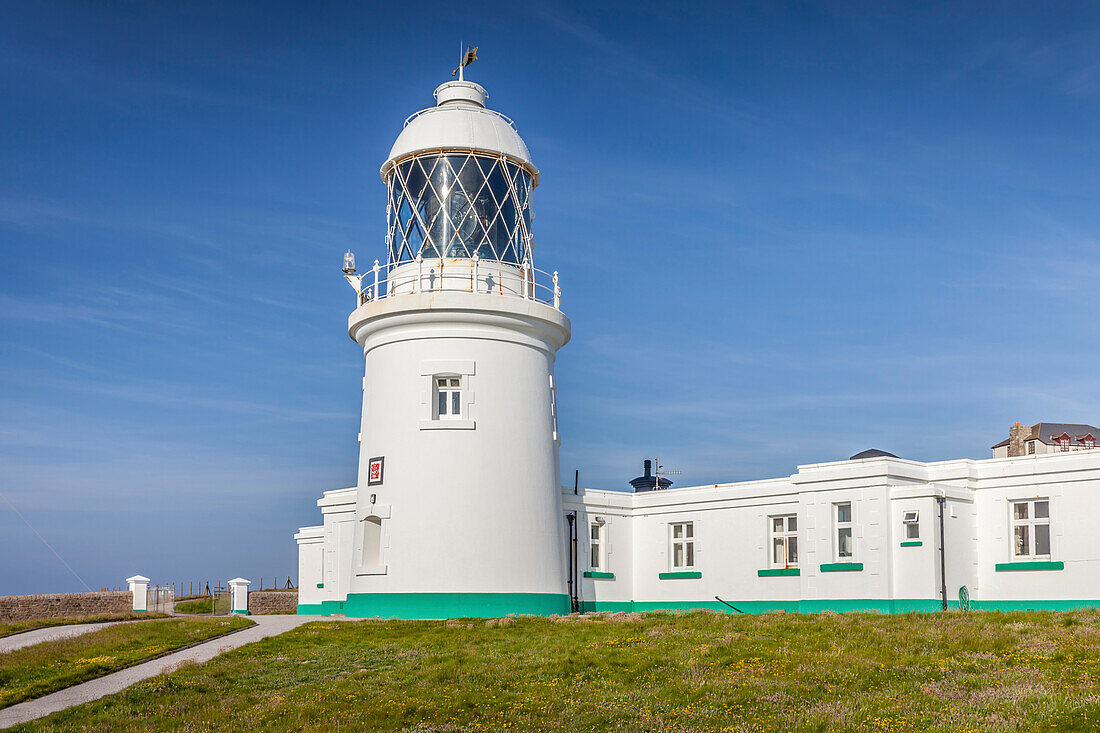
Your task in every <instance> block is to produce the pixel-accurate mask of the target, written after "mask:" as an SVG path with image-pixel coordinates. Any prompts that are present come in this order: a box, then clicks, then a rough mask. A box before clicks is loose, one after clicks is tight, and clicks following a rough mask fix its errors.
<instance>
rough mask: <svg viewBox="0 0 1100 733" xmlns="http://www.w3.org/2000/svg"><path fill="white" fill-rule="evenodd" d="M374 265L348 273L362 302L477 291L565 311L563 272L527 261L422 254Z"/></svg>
mask: <svg viewBox="0 0 1100 733" xmlns="http://www.w3.org/2000/svg"><path fill="white" fill-rule="evenodd" d="M385 269H386V268H385V267H384V266H382V265H380V264H379V263H378V260H375V261H374V267H372V268H371V269H370V270H368V271H367V272H365V273H363V274H362V275H348V276H347V278H348V282H350V283H351V284H352V287H354V288H355V289H356V291H357V292H358V299H359V305H364V304H366V303H370V302H372V301H375V300H382V299H385V298H397V297H401V296H402V295H411V294H415V293H443V292H460V293H478V294H482V295H487V296H496V297H503V298H522V299H524V300H534V301H537V302H539V303H543V304H545V305H549V306H552V307H553V308H554V309H556V310H561V285H560V283H559V282H558V273H557V272H556V271H555V272H553V273H549V272H545V271H543V270H539V269H538V268H535V267H532V266H531V265H530V264H529V263H528V262H527V261H526V260H524V262H523V263H521V264H519V265H515V264H512V263H510V262H499V261H496V260H482V259H479V258H478V257H477V256H476V255H475V256H474V257H472V258H470V259H465V258H463V259H424V257H423V256H418V257H417V258H416V260H414V261H413V262H406V263H404V264H401V265H398V266H396V267H394V268H392V269H391V270H390V271H389V273H388V274H386V276H385V277H383V273H384V271H385Z"/></svg>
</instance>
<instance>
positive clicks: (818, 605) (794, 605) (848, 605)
mask: <svg viewBox="0 0 1100 733" xmlns="http://www.w3.org/2000/svg"><path fill="white" fill-rule="evenodd" d="M729 604H730V605H732V606H735V607H736V610H734V609H733V608H730V607H729V606H727V605H725V604H724V603H720V602H718V601H680V602H676V601H582V602H581V610H582V611H584V612H592V611H612V612H615V611H626V612H631V611H693V610H699V609H708V610H712V611H721V612H723V613H737V611H740V612H741V613H750V614H751V613H768V612H769V611H785V612H787V613H821V612H822V611H833V612H835V613H850V612H855V611H871V612H877V613H935V612H937V611H942V610H943V603H942V602H941V601H940V599H938V598H894V599H874V598H835V599H817V600H805V601H738V600H730V601H729ZM947 608H948V610H958V608H959V602H958V601H957V600H948V602H947ZM970 608H971V609H972V610H975V611H1074V610H1077V609H1087V608H1100V600H1091V601H1062V600H1033V601H975V600H971V601H970Z"/></svg>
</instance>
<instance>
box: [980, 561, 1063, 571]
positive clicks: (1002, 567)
mask: <svg viewBox="0 0 1100 733" xmlns="http://www.w3.org/2000/svg"><path fill="white" fill-rule="evenodd" d="M1065 567H1066V564H1065V563H1064V562H1062V561H1061V560H1059V561H1056V562H1050V561H1046V562H1043V561H1038V560H1025V561H1024V562H999V563H997V564H996V565H995V566H994V570H996V571H997V572H998V573H1004V572H1014V571H1017V570H1064V569H1065Z"/></svg>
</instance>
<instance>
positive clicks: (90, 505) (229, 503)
mask: <svg viewBox="0 0 1100 733" xmlns="http://www.w3.org/2000/svg"><path fill="white" fill-rule="evenodd" d="M2 12H3V17H4V18H5V22H4V23H3V24H2V25H0V93H2V94H3V98H4V103H3V105H0V491H2V492H3V494H4V495H5V496H6V497H7V498H8V499H9V500H10V501H11V502H12V504H14V505H15V506H16V507H17V508H18V509H19V510H20V511H21V512H22V513H23V514H24V515H25V516H26V517H27V519H28V520H29V521H30V522H31V523H32V524H33V525H35V527H37V528H38V530H39V531H40V532H41V533H42V535H43V536H44V537H45V538H46V539H47V540H48V541H49V542H50V543H51V544H52V545H54V546H55V547H56V548H57V550H58V552H59V553H60V554H61V555H62V556H63V557H65V558H66V560H68V562H69V563H70V564H71V565H72V566H73V567H74V569H75V570H76V571H77V572H78V573H79V574H80V575H81V576H82V577H83V578H84V579H85V580H86V581H87V582H88V583H89V584H90V585H91V586H93V587H95V588H99V587H101V586H113V585H118V584H120V583H121V582H122V580H123V579H124V578H125V577H126V576H128V575H130V574H131V573H135V572H141V573H143V574H145V575H148V576H150V577H152V578H154V579H155V580H159V581H164V582H168V581H172V580H176V581H178V580H191V579H195V580H199V579H207V578H209V579H215V580H219V579H220V580H224V579H226V578H229V577H232V576H234V575H244V576H245V577H251V578H253V579H257V578H258V577H260V576H261V575H262V576H264V577H266V578H268V579H269V580H268V581H267V582H270V578H272V577H273V576H274V575H275V574H276V573H277V574H278V575H279V576H280V577H285V576H286V575H287V574H290V575H295V574H296V557H297V555H296V548H295V545H294V542H293V541H292V539H291V534H292V533H293V531H294V530H295V529H296V528H297V527H298V526H302V525H309V524H313V523H315V522H316V521H317V520H318V518H319V514H318V512H317V509H316V507H315V505H314V501H315V499H316V498H317V496H318V495H319V494H320V492H321V491H323V490H327V489H332V488H340V487H343V486H348V485H351V484H352V483H353V482H354V477H355V466H356V461H357V444H356V433H357V423H358V419H359V417H358V416H359V408H360V405H359V400H360V396H361V392H360V385H359V379H360V377H361V371H362V356H361V354H360V353H359V350H358V348H357V347H356V346H355V344H354V343H352V342H351V341H350V340H349V339H348V338H347V334H346V316H347V313H348V311H349V310H350V308H351V307H352V305H353V296H352V293H351V291H350V290H349V289H348V287H347V285H346V284H345V283H344V282H343V280H342V279H341V277H340V272H339V264H340V256H341V254H342V253H343V252H344V250H345V249H348V248H351V249H353V250H355V251H356V253H357V254H358V256H359V259H360V261H361V262H368V261H370V260H373V259H374V258H375V257H378V258H382V257H384V244H383V236H384V222H385V197H384V188H383V186H382V184H381V182H380V180H379V178H378V167H379V165H380V164H381V163H382V161H383V159H384V158H385V155H386V153H387V152H388V150H389V146H390V144H391V143H392V141H393V138H394V137H395V136H396V134H397V133H398V131H399V130H400V126H401V123H402V121H403V120H404V119H405V117H406V116H408V115H409V114H411V113H413V112H415V111H416V110H418V109H421V108H423V107H426V106H429V104H430V103H431V91H432V89H433V88H434V87H435V86H436V85H437V84H438V83H440V82H442V81H444V80H446V79H447V78H449V75H450V70H451V68H452V67H453V66H454V64H455V60H456V56H457V47H458V43H459V40H460V39H463V40H465V41H467V42H470V43H474V44H477V45H478V46H480V53H479V55H480V60H479V61H478V62H477V63H476V64H475V65H474V66H472V67H471V68H470V74H469V78H471V79H473V80H475V81H478V82H480V83H482V84H483V85H485V86H486V87H487V88H488V90H489V92H490V95H491V99H490V104H491V106H493V107H494V108H496V109H498V110H500V111H502V112H504V113H505V114H507V115H509V116H510V117H512V118H513V119H514V120H516V122H517V124H518V126H519V130H520V133H521V134H522V135H523V136H524V138H525V139H526V141H527V143H528V146H529V147H530V149H531V151H532V154H533V155H534V158H535V162H536V164H537V165H538V166H539V167H540V169H541V172H542V185H541V186H540V187H539V188H538V189H537V190H536V192H535V210H536V213H537V218H536V223H535V247H536V258H537V263H538V265H539V267H541V268H542V269H545V270H553V269H557V270H559V271H560V272H561V274H562V282H563V290H564V304H563V305H564V307H565V309H566V311H567V313H568V314H569V316H570V317H571V318H572V321H573V341H572V342H571V343H570V344H569V345H568V346H567V347H566V348H565V349H564V350H563V351H562V352H561V353H560V355H559V360H558V379H559V385H560V386H559V405H560V412H561V420H560V427H561V430H562V432H563V435H564V444H563V446H562V454H561V455H562V474H563V478H571V476H572V472H573V470H574V469H575V468H579V469H580V471H581V482H582V484H584V485H588V486H597V487H602V488H622V487H625V485H626V484H625V482H626V481H627V480H629V479H630V478H632V477H633V476H635V475H637V474H638V473H639V469H640V465H639V464H640V461H641V459H642V458H643V457H645V456H647V455H652V454H653V453H655V452H660V455H661V457H662V462H663V463H665V464H666V465H667V466H668V467H670V468H676V469H679V470H682V471H683V475H682V476H679V477H677V478H678V479H679V481H678V484H680V485H685V484H693V483H710V482H717V481H731V480H744V479H752V478H765V477H774V476H782V475H787V474H790V473H792V472H793V471H794V470H795V467H796V466H797V465H798V464H800V463H811V462H817V461H828V460H839V459H844V458H846V457H847V456H849V455H851V454H852V453H855V452H857V451H859V450H862V449H864V448H867V447H871V446H874V447H878V448H883V449H886V450H890V451H892V452H894V453H897V454H899V455H901V456H904V457H909V458H915V459H920V460H938V459H949V458H964V457H969V458H985V457H988V456H989V455H990V451H989V447H990V446H991V445H992V444H993V443H995V442H997V441H998V440H1000V439H1001V438H1002V437H1004V436H1005V435H1006V434H1007V429H1008V426H1009V425H1010V424H1012V423H1013V422H1014V421H1016V420H1022V421H1024V422H1027V423H1031V422H1036V421H1039V420H1049V421H1067V422H1091V423H1093V424H1096V423H1097V421H1098V420H1100V399H1098V395H1097V389H1096V387H1095V385H1096V383H1097V378H1096V375H1095V374H1094V372H1093V369H1094V368H1095V365H1096V364H1097V363H1100V349H1098V347H1097V331H1098V325H1097V320H1098V319H1097V318H1096V317H1095V314H1094V311H1093V310H1092V308H1093V305H1092V304H1093V303H1094V302H1095V294H1096V292H1097V289H1098V286H1100V258H1098V255H1100V246H1098V245H1100V238H1098V234H1097V232H1098V231H1100V227H1098V224H1100V206H1098V205H1097V204H1098V199H1100V176H1098V175H1097V171H1098V170H1100V165H1098V164H1100V125H1098V124H1097V120H1098V119H1100V54H1098V53H1097V51H1096V49H1097V48H1100V6H1097V5H1095V4H1089V3H1073V4H1069V3H1067V4H1059V3H1043V4H1035V3H1016V4H1005V3H995V4H994V3H990V4H987V5H975V4H965V3H957V2H954V3H921V4H919V5H916V4H907V5H904V6H903V5H900V4H884V3H858V4H844V3H822V4H807V3H776V2H770V1H768V2H759V3H720V4H714V5H708V4H705V3H696V4H690V5H689V6H687V7H678V6H677V4H672V3H667V4H665V3H656V4H655V3H646V2H631V3H629V4H624V5H621V6H603V7H594V6H593V4H591V3H582V4H577V5H567V4H563V3H554V2H534V3H507V4H497V5H493V4H478V3H473V2H469V3H439V4H417V3H385V4H378V5H372V4H368V3H352V4H344V5H342V4H336V3H325V4H314V3H301V4H280V3H271V2H269V3H255V4H242V3H225V2H218V3H209V4H207V3H115V4H109V3H86V4H69V3H20V2H4V3H2ZM0 558H2V560H0V593H4V594H6V593H23V592H44V591H63V590H80V589H81V586H80V584H79V582H78V581H77V580H76V579H75V578H74V577H73V576H72V575H70V574H69V572H68V571H67V570H66V569H65V568H64V566H63V565H62V564H61V563H60V562H58V560H57V559H56V558H55V557H54V556H53V555H52V554H51V553H50V551H49V550H48V549H46V547H45V546H44V545H43V544H42V543H41V542H39V540H38V539H37V538H36V537H35V536H34V535H33V534H32V533H31V531H30V530H29V529H27V527H26V526H25V525H24V524H22V522H21V521H20V520H19V518H18V517H17V516H16V515H15V513H14V512H12V511H11V510H10V509H9V508H8V507H7V506H6V505H4V504H2V503H0Z"/></svg>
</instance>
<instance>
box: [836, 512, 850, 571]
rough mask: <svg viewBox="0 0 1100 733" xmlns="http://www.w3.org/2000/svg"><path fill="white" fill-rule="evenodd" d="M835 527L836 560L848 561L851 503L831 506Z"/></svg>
mask: <svg viewBox="0 0 1100 733" xmlns="http://www.w3.org/2000/svg"><path fill="white" fill-rule="evenodd" d="M833 519H834V522H835V525H836V559H837V560H850V559H851V558H852V556H853V553H852V502H850V501H846V502H843V503H841V504H833Z"/></svg>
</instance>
